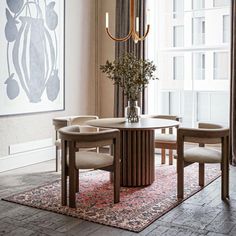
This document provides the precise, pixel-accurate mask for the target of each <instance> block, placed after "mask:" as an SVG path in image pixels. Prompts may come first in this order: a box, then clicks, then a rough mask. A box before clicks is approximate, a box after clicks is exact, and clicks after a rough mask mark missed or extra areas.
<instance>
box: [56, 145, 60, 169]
mask: <svg viewBox="0 0 236 236" xmlns="http://www.w3.org/2000/svg"><path fill="white" fill-rule="evenodd" d="M58 159H59V155H58V147H57V146H56V172H58V170H59V167H58V165H59V160H58Z"/></svg>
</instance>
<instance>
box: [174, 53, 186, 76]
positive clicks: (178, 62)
mask: <svg viewBox="0 0 236 236" xmlns="http://www.w3.org/2000/svg"><path fill="white" fill-rule="evenodd" d="M173 79H174V80H183V79H184V57H183V56H174V57H173Z"/></svg>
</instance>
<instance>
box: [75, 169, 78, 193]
mask: <svg viewBox="0 0 236 236" xmlns="http://www.w3.org/2000/svg"><path fill="white" fill-rule="evenodd" d="M75 171H76V176H77V178H76V179H75V180H76V192H77V193H78V192H79V170H75Z"/></svg>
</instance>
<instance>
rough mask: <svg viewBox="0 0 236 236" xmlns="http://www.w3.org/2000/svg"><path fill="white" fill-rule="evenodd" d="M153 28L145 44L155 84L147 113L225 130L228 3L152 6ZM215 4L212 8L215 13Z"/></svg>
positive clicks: (165, 0) (191, 0) (168, 0)
mask: <svg viewBox="0 0 236 236" xmlns="http://www.w3.org/2000/svg"><path fill="white" fill-rule="evenodd" d="M150 2H151V4H153V5H152V6H151V7H150V8H151V9H155V10H156V11H155V13H154V14H153V16H152V23H153V25H156V22H158V27H154V29H153V32H152V35H150V36H149V37H148V38H147V47H148V49H149V50H148V57H149V59H151V60H153V61H154V62H155V64H156V65H157V77H158V78H159V80H157V81H151V82H150V86H149V88H148V113H149V114H170V115H178V116H180V117H182V121H183V124H182V125H183V126H186V127H193V126H195V127H196V126H197V123H198V122H200V121H201V122H216V123H222V124H225V125H227V123H228V120H229V87H230V85H229V82H230V80H229V74H230V73H229V70H230V60H229V53H230V23H229V21H230V12H231V9H230V6H229V5H227V4H228V2H226V1H214V0H207V1H201V0H196V1H195V0H185V1H184V6H182V5H181V8H182V7H183V8H184V9H183V10H181V11H182V12H183V13H182V14H183V17H181V18H178V17H177V18H176V17H175V15H174V14H173V13H174V12H178V11H179V10H177V5H175V4H178V2H179V0H176V1H173V0H153V1H150ZM181 4H182V1H181ZM213 4H214V6H215V7H213Z"/></svg>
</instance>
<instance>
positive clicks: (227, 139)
mask: <svg viewBox="0 0 236 236" xmlns="http://www.w3.org/2000/svg"><path fill="white" fill-rule="evenodd" d="M226 141H227V154H226V166H227V169H226V174H227V179H226V186H227V191H226V197H227V198H228V199H229V170H230V169H229V168H230V167H229V152H230V151H229V137H227V138H226Z"/></svg>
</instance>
